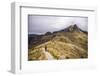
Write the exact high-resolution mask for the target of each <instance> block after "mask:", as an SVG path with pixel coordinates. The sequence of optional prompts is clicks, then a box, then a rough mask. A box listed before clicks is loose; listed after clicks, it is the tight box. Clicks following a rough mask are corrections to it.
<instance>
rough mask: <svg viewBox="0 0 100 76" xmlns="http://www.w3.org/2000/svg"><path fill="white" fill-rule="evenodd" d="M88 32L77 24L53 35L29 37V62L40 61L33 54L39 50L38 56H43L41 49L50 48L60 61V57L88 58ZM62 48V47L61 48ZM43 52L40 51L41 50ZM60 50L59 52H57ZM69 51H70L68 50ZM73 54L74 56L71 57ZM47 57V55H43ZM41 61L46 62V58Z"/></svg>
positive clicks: (48, 33)
mask: <svg viewBox="0 0 100 76" xmlns="http://www.w3.org/2000/svg"><path fill="white" fill-rule="evenodd" d="M87 43H88V41H87V32H84V31H82V30H81V29H80V28H79V27H78V26H77V25H76V24H74V25H71V26H69V27H67V28H65V29H62V30H59V31H55V32H53V33H51V32H46V33H45V34H42V35H34V36H32V35H31V37H30V36H29V37H28V45H29V47H28V49H29V55H28V59H29V60H35V59H36V60H38V58H37V57H35V56H36V55H35V54H33V53H31V52H33V51H34V50H37V51H38V53H37V54H40V55H42V54H41V52H42V50H41V48H45V47H47V48H48V52H50V53H51V54H52V55H53V56H54V57H55V58H56V59H60V58H61V57H60V56H59V55H62V51H61V50H63V52H65V54H64V53H63V57H64V56H65V57H64V58H65V59H66V58H87V57H88V55H87V49H88V47H87V46H88V45H87ZM60 46H62V47H60ZM66 47H67V48H66ZM39 49H40V50H41V51H40V50H39ZM57 49H58V50H57ZM68 49H69V50H68ZM66 51H68V52H66ZM69 53H71V54H72V55H70V54H69ZM74 55H75V56H74ZM43 56H44V57H45V55H43ZM39 59H40V60H45V58H39Z"/></svg>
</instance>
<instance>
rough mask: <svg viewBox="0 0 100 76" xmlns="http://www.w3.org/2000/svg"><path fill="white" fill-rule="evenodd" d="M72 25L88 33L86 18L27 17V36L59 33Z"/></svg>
mask: <svg viewBox="0 0 100 76" xmlns="http://www.w3.org/2000/svg"><path fill="white" fill-rule="evenodd" d="M74 24H77V26H78V27H79V28H80V29H82V30H84V31H88V18H87V17H68V16H66V17H61V16H42V15H37V16H36V15H28V34H44V33H46V32H54V31H59V30H61V29H64V28H67V27H68V26H70V25H74Z"/></svg>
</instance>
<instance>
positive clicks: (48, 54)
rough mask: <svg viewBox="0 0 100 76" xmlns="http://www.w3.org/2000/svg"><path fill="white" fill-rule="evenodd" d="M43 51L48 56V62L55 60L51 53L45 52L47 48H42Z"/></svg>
mask: <svg viewBox="0 0 100 76" xmlns="http://www.w3.org/2000/svg"><path fill="white" fill-rule="evenodd" d="M42 50H43V53H44V54H45V56H46V58H47V59H48V60H53V59H54V57H53V56H52V55H51V54H50V53H49V52H47V51H46V50H45V48H42Z"/></svg>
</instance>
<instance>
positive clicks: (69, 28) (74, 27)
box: [61, 24, 80, 32]
mask: <svg viewBox="0 0 100 76" xmlns="http://www.w3.org/2000/svg"><path fill="white" fill-rule="evenodd" d="M61 31H64V32H72V31H80V28H79V27H78V26H77V25H76V24H74V25H70V26H69V27H67V28H65V29H63V30H61Z"/></svg>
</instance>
